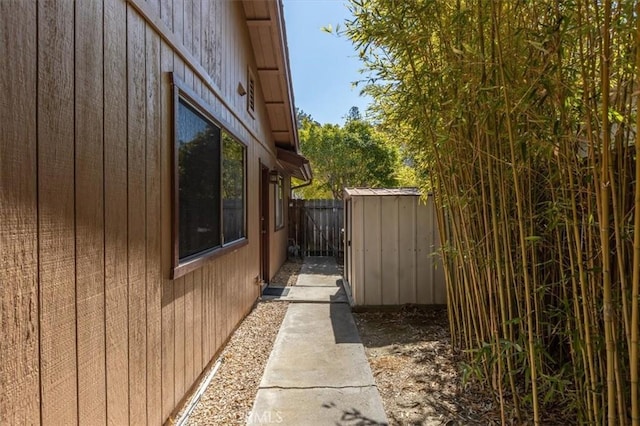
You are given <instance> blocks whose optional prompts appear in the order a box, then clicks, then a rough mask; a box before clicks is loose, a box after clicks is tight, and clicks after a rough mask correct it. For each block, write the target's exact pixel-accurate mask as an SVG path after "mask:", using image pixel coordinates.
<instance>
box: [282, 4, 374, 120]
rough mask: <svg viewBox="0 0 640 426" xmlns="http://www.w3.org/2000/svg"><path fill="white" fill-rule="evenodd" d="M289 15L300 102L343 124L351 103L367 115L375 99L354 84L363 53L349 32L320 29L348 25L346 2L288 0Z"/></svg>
mask: <svg viewBox="0 0 640 426" xmlns="http://www.w3.org/2000/svg"><path fill="white" fill-rule="evenodd" d="M284 16H285V25H286V30H287V41H288V43H289V61H290V65H291V74H292V79H293V92H294V96H295V103H296V107H298V108H299V109H301V110H303V111H304V112H306V113H307V114H310V115H311V117H312V118H313V119H314V120H316V121H317V122H319V123H321V124H325V123H333V124H343V123H344V117H345V116H346V115H347V113H348V112H349V109H350V108H351V107H352V106H357V107H358V108H360V113H361V114H362V115H363V116H364V115H365V112H366V109H367V105H368V104H369V103H370V102H371V99H370V98H369V97H364V96H360V95H359V93H360V88H355V87H352V82H354V81H357V80H360V79H361V78H362V75H361V74H360V73H359V72H358V70H359V69H360V68H362V64H361V63H360V60H359V59H358V55H357V53H356V51H355V49H354V47H353V45H352V44H351V41H350V40H348V39H347V38H346V37H344V36H337V35H335V34H329V33H326V32H324V31H322V29H321V28H322V27H327V26H329V25H331V26H332V27H333V28H334V29H335V27H336V24H340V27H341V28H344V21H345V20H346V19H351V15H350V13H349V10H348V9H347V6H346V1H343V0H284Z"/></svg>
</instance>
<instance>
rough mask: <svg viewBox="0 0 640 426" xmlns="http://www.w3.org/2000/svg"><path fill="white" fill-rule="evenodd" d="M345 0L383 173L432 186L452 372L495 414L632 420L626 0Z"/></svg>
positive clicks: (630, 99) (633, 164) (633, 103)
mask: <svg viewBox="0 0 640 426" xmlns="http://www.w3.org/2000/svg"><path fill="white" fill-rule="evenodd" d="M350 8H351V11H352V14H353V16H354V19H353V21H351V22H347V23H346V29H344V30H343V31H342V34H343V35H346V36H347V37H349V38H350V39H351V40H352V41H353V43H354V45H355V47H356V48H357V50H358V53H359V56H360V58H361V60H362V62H363V63H364V66H365V68H366V70H367V73H368V74H367V75H366V77H365V78H364V79H363V81H361V82H358V84H360V85H361V87H363V90H364V91H365V92H366V93H368V94H370V95H371V96H372V97H373V99H374V101H375V104H374V106H373V108H372V112H373V114H374V118H375V119H376V122H377V123H378V130H380V131H382V132H384V133H385V134H388V135H393V136H394V137H393V140H394V143H395V144H396V145H397V146H398V151H399V152H401V153H402V155H401V156H402V157H403V158H405V159H409V160H405V162H406V163H405V164H407V165H409V169H403V168H402V167H400V168H397V173H396V179H398V180H399V181H401V182H402V183H404V181H405V180H409V181H410V180H412V179H415V180H416V181H417V184H418V186H420V187H422V188H424V189H427V190H432V191H433V192H434V194H435V201H436V205H437V207H438V215H439V225H440V234H441V238H442V240H443V246H444V247H446V250H442V256H443V260H444V267H445V272H446V276H447V284H448V304H449V312H450V320H451V327H452V337H453V340H454V343H455V344H456V345H457V346H459V347H460V348H462V349H464V350H466V352H465V353H467V354H473V355H469V362H470V364H469V365H468V366H467V370H466V371H467V376H473V377H478V378H483V380H484V384H485V386H486V387H487V389H490V390H493V391H495V392H496V399H499V401H500V403H501V407H502V415H503V419H502V421H503V422H505V423H508V422H509V421H511V420H512V419H507V416H508V415H509V414H512V415H513V416H514V417H515V418H516V419H517V420H516V422H517V423H528V422H532V423H540V422H543V421H544V420H545V417H544V416H545V414H546V413H547V411H546V410H545V408H546V407H549V408H552V407H557V406H565V407H574V408H575V411H574V412H572V413H565V415H567V416H569V419H568V420H569V422H570V423H588V424H603V423H607V422H608V423H610V424H614V423H621V424H627V423H628V422H629V419H630V417H629V415H630V414H629V412H627V411H626V410H627V407H632V410H633V412H634V413H636V414H633V415H634V416H635V417H637V418H638V419H640V402H639V401H640V397H638V388H639V385H638V369H637V368H635V370H634V367H637V365H638V364H640V363H639V362H638V350H637V347H638V274H640V269H639V270H636V271H635V272H634V274H633V280H632V265H638V264H640V239H638V238H637V234H635V235H634V230H633V228H634V227H635V228H637V227H638V226H640V221H639V220H638V215H639V214H640V204H637V203H640V197H639V195H640V189H638V188H640V185H637V184H634V182H635V181H636V179H638V178H636V177H634V176H640V175H636V171H637V168H638V167H639V166H638V165H637V164H638V163H637V159H636V155H637V154H636V146H638V142H637V141H636V137H637V136H636V131H637V129H636V119H637V100H638V95H637V90H638V83H639V82H640V78H639V76H638V68H639V66H640V56H638V58H639V59H638V60H636V54H637V53H638V52H637V50H638V41H637V37H638V36H637V34H636V31H637V28H636V26H637V25H639V24H638V22H637V21H638V19H639V15H638V13H637V11H638V10H640V9H639V8H640V6H639V2H638V0H629V1H625V2H616V1H613V2H611V1H607V0H604V1H595V2H594V1H590V0H570V1H561V0H540V1H515V0H513V1H491V0H402V1H400V0H350ZM639 34H640V33H639ZM605 57H606V58H607V59H608V60H606V61H605V60H603V58H605ZM634 196H635V197H636V198H635V200H636V201H635V203H636V204H635V206H634V202H633V200H634ZM632 223H634V225H631V224H632ZM636 232H637V231H636ZM634 238H635V242H634ZM631 281H633V290H631V287H632V284H631ZM633 312H635V314H633ZM634 318H635V320H634ZM505 342H508V344H505ZM509 342H511V343H509ZM634 351H635V352H634ZM478 354H481V355H482V356H476V355H478ZM523 384H524V386H523ZM569 398H572V400H571V401H567V399H569ZM508 400H510V401H508ZM505 407H506V408H505ZM547 420H549V419H547ZM556 420H557V419H556ZM636 422H638V420H636Z"/></svg>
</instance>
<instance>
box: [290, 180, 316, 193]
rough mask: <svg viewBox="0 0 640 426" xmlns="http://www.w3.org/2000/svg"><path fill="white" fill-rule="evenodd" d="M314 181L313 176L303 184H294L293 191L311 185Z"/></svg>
mask: <svg viewBox="0 0 640 426" xmlns="http://www.w3.org/2000/svg"><path fill="white" fill-rule="evenodd" d="M312 183H313V178H311V179H309V180H308V181H306V182H305V183H303V184H301V185H296V186H292V187H291V191H293V190H294V189H300V188H304V187H305V186H309V185H311V184H312Z"/></svg>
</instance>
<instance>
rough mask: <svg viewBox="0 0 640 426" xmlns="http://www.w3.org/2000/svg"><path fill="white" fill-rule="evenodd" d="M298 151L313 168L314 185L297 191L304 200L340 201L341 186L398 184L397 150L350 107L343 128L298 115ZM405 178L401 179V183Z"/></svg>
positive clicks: (342, 187) (385, 136)
mask: <svg viewBox="0 0 640 426" xmlns="http://www.w3.org/2000/svg"><path fill="white" fill-rule="evenodd" d="M298 120H299V131H298V132H299V136H300V148H301V151H302V152H303V154H304V155H305V156H306V157H307V158H308V159H309V161H310V162H311V164H312V167H313V173H314V182H313V184H312V185H311V186H308V187H305V188H301V189H300V190H299V191H300V192H301V194H302V196H303V197H304V198H327V197H331V198H335V199H342V191H343V189H344V188H345V187H349V186H352V187H395V186H397V185H398V182H399V179H398V176H397V175H398V170H399V168H400V166H401V164H400V163H399V153H398V148H397V147H396V146H394V145H393V144H392V143H390V141H389V137H388V135H386V134H385V133H383V132H382V131H380V130H378V129H376V127H375V126H374V125H372V124H371V123H369V122H367V121H366V120H364V119H363V118H362V116H361V114H360V112H359V110H358V108H357V107H353V108H351V110H350V111H349V113H348V115H347V116H346V121H345V123H344V125H342V126H339V125H335V124H320V123H318V122H316V121H314V120H313V119H312V117H311V116H309V115H308V114H305V113H304V112H299V113H298ZM407 179H408V178H407V177H405V180H407Z"/></svg>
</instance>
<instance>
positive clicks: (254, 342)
mask: <svg viewBox="0 0 640 426" xmlns="http://www.w3.org/2000/svg"><path fill="white" fill-rule="evenodd" d="M287 305H288V303H287V302H260V303H259V304H258V305H257V306H256V308H255V309H254V310H253V311H251V313H250V314H249V315H247V317H246V318H245V319H244V321H243V322H242V323H241V324H240V326H239V327H238V328H237V330H236V332H235V333H234V334H233V336H232V337H231V339H230V340H229V343H227V346H226V347H225V348H224V350H223V351H222V354H221V358H222V360H223V362H222V364H221V366H220V368H219V370H218V372H217V373H216V375H215V376H214V377H213V380H212V381H211V383H210V384H209V386H208V387H207V390H206V391H205V393H204V394H203V395H202V397H201V398H200V401H199V402H198V403H197V404H196V406H195V408H194V410H193V411H192V413H191V415H190V416H189V418H188V420H187V424H189V425H244V424H245V420H246V418H247V416H248V415H249V412H250V411H251V407H252V405H253V401H254V399H255V397H256V392H257V391H258V385H259V384H260V380H261V379H262V374H263V372H264V367H265V365H266V364H267V359H268V358H269V354H270V353H271V348H272V347H273V342H274V341H275V339H276V335H277V334H278V330H279V328H280V324H281V323H282V320H283V319H284V315H285V313H286V312H287ZM205 377H206V375H205ZM183 410H184V408H183ZM181 416H182V412H180V413H179V414H178V416H176V419H179V418H180V417H181Z"/></svg>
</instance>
